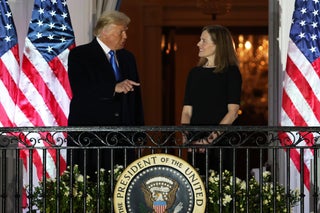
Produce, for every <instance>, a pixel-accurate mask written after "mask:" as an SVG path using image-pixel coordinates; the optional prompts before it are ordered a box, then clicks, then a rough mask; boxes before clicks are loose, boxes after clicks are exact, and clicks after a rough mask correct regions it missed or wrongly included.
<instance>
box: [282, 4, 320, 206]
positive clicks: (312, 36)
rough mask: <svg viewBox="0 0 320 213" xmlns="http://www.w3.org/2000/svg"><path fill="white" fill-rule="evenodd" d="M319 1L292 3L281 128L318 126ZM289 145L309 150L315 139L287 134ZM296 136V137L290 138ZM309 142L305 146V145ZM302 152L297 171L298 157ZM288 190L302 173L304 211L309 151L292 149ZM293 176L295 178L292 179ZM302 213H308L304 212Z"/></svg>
mask: <svg viewBox="0 0 320 213" xmlns="http://www.w3.org/2000/svg"><path fill="white" fill-rule="evenodd" d="M319 27H320V1H319V0H296V2H295V8H294V11H293V18H292V25H291V30H290V37H289V47H288V53H287V65H286V70H285V73H284V81H283V97H282V108H281V126H319V121H320V78H319V76H320V66H319V65H320V60H319V57H320V40H319V39H320V38H319V36H320V33H319V32H320V31H319ZM287 136H289V138H290V139H291V143H297V141H298V137H299V136H302V137H304V138H306V137H307V139H308V140H304V141H302V142H300V143H299V144H298V145H299V146H300V145H301V146H307V147H308V146H312V145H313V143H312V142H313V141H314V137H316V135H307V134H306V133H303V132H295V133H293V134H291V136H290V135H289V134H288V135H287ZM293 136H296V137H293ZM307 141H309V142H307ZM301 151H303V152H304V155H303V157H304V162H303V166H302V168H301V166H300V155H301V153H300V152H301ZM290 158H291V162H290V163H291V171H290V172H291V177H292V178H293V179H292V180H291V183H290V184H291V188H293V187H295V184H296V187H299V186H300V176H299V174H300V173H301V171H302V169H303V172H304V173H303V174H304V177H303V178H304V179H303V180H304V186H305V194H306V197H305V199H304V200H305V207H306V208H309V199H308V198H309V192H310V169H311V167H310V160H311V159H312V158H313V150H312V149H299V147H297V149H292V150H291V151H290ZM295 173H296V174H297V176H296V175H295ZM305 212H309V210H308V209H305Z"/></svg>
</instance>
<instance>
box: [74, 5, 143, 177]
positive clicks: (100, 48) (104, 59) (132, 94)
mask: <svg viewBox="0 0 320 213" xmlns="http://www.w3.org/2000/svg"><path fill="white" fill-rule="evenodd" d="M129 23H130V18H129V17H128V16H127V15H125V14H124V13H122V12H118V11H110V12H105V13H103V14H102V15H101V17H100V18H99V20H98V21H97V24H96V26H95V29H94V35H95V38H94V39H93V40H92V41H91V42H90V43H88V44H85V45H81V46H77V47H75V48H74V49H72V50H71V52H70V54H69V58H68V74H69V81H70V85H71V89H72V94H73V97H72V100H71V104H70V114H69V120H68V125H69V126H114V125H116V126H123V125H126V126H133V125H144V118H143V110H142V100H141V92H140V83H139V76H138V72H137V66H136V61H135V57H134V55H133V54H132V53H131V52H129V51H128V50H126V49H124V45H125V42H126V39H127V34H126V31H127V29H128V27H127V25H128V24H129ZM110 50H111V51H113V54H112V55H111V54H110ZM112 57H113V58H112ZM113 59H114V61H113ZM73 136H75V135H73ZM76 139H77V138H76ZM70 143H71V142H70ZM71 144H72V143H71ZM91 145H97V144H94V143H93V144H91ZM92 152H93V151H92ZM108 153H109V152H108ZM102 154H103V156H102V157H103V158H106V159H102V160H101V162H102V164H103V163H106V162H104V161H107V162H108V163H109V164H110V157H109V156H105V155H107V154H106V153H105V152H103V153H102ZM75 155H76V156H75V157H76V158H75V161H74V162H75V163H79V164H81V162H83V161H81V159H82V158H83V156H82V154H80V156H79V155H78V156H77V154H75ZM116 156H118V157H120V158H122V160H123V158H124V157H123V156H124V155H123V152H122V154H116ZM88 157H89V158H90V155H89V156H88ZM92 157H93V158H96V155H95V154H94V153H92ZM77 159H78V160H77ZM79 159H80V161H79ZM77 161H78V162H77ZM90 161H91V163H87V168H88V167H94V168H95V169H96V168H97V166H96V161H95V160H92V159H90ZM117 163H118V162H117ZM93 164H94V165H93ZM79 166H81V167H82V166H83V165H79ZM102 166H103V165H102ZM107 167H108V166H107ZM89 173H90V171H89Z"/></svg>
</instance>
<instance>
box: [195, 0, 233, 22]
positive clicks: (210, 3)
mask: <svg viewBox="0 0 320 213" xmlns="http://www.w3.org/2000/svg"><path fill="white" fill-rule="evenodd" d="M231 6H232V0H197V7H198V8H199V9H201V11H202V12H203V13H204V14H210V15H211V16H212V19H213V20H215V19H216V16H217V15H224V14H227V13H229V12H230V10H231Z"/></svg>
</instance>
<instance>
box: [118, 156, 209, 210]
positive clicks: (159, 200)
mask: <svg viewBox="0 0 320 213" xmlns="http://www.w3.org/2000/svg"><path fill="white" fill-rule="evenodd" d="M113 198H114V210H115V212H116V213H127V212H128V213H141V212H145V213H201V212H205V207H206V190H205V187H204V184H203V182H202V180H201V178H200V176H199V174H198V173H197V171H196V170H195V169H194V168H193V167H192V166H191V165H190V164H189V163H187V162H186V161H184V160H183V159H181V158H178V157H176V156H174V155H169V154H152V155H147V156H144V157H142V158H140V159H138V160H136V161H134V162H133V163H131V164H130V165H129V166H128V167H127V168H126V169H125V170H124V171H123V173H122V174H121V176H120V178H119V180H118V181H117V184H116V186H115V190H114V195H113Z"/></svg>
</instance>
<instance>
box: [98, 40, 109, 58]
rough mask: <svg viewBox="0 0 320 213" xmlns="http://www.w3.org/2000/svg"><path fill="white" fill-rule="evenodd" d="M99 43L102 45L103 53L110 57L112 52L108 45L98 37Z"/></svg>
mask: <svg viewBox="0 0 320 213" xmlns="http://www.w3.org/2000/svg"><path fill="white" fill-rule="evenodd" d="M97 41H98V43H99V44H100V46H101V48H102V49H103V51H104V52H105V54H106V55H109V54H108V53H109V51H110V50H111V49H110V48H109V47H108V46H107V45H105V44H104V43H103V42H102V41H101V40H100V39H99V38H98V37H97Z"/></svg>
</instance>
